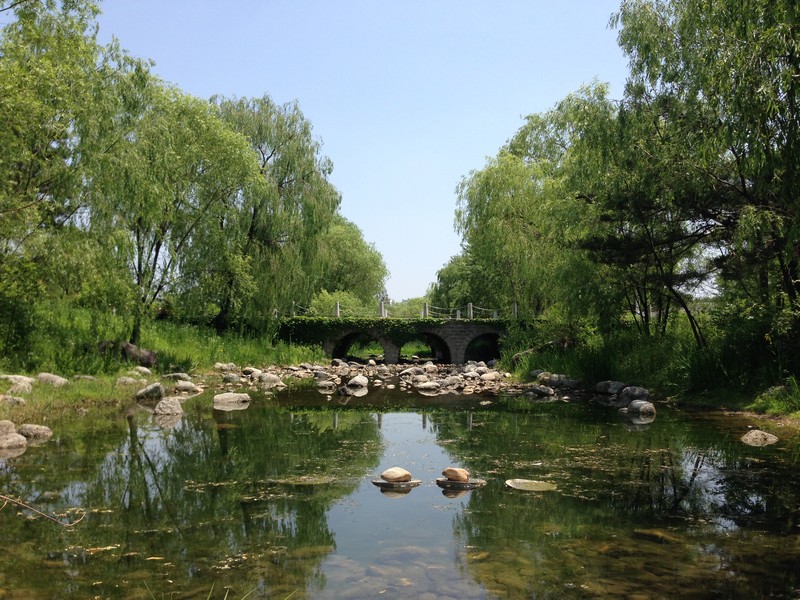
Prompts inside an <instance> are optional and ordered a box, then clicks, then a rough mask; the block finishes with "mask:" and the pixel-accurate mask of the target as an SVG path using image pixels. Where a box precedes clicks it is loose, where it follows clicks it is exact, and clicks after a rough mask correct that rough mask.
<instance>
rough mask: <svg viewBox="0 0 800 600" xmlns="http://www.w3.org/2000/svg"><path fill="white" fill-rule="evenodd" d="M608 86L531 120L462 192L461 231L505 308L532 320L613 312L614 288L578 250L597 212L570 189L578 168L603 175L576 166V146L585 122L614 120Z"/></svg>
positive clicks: (587, 166) (586, 166)
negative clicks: (543, 315) (545, 312)
mask: <svg viewBox="0 0 800 600" xmlns="http://www.w3.org/2000/svg"><path fill="white" fill-rule="evenodd" d="M604 89H605V88H603V87H602V86H599V87H597V88H586V89H584V90H582V91H581V92H580V93H578V94H575V95H572V96H569V97H568V98H566V99H565V100H564V101H562V102H560V103H559V104H558V105H556V107H554V108H553V109H552V110H550V111H548V112H546V113H542V114H534V115H530V116H528V117H527V118H526V121H525V124H524V125H523V126H522V127H521V128H520V130H519V131H517V132H516V134H515V135H514V136H513V137H512V138H511V139H510V140H509V142H508V143H507V144H506V146H505V147H504V148H502V149H501V150H500V152H499V153H498V155H497V157H495V158H494V159H492V160H490V161H489V163H488V164H487V166H486V167H485V168H484V169H482V170H480V171H477V172H473V173H472V174H471V175H470V177H469V178H466V179H465V180H464V181H463V182H462V184H461V186H460V187H459V206H458V210H457V212H456V225H457V229H458V230H459V231H460V232H461V233H462V235H463V239H464V243H465V247H466V249H467V251H468V256H469V262H470V263H471V264H472V265H473V268H475V267H478V268H479V269H480V271H482V272H483V273H484V275H483V277H484V278H485V279H486V282H487V284H488V285H489V286H491V289H492V293H493V294H494V295H495V298H494V299H495V301H496V302H497V303H498V304H500V305H504V306H510V305H511V304H512V303H516V304H517V305H518V307H519V309H520V310H521V311H522V313H523V314H528V315H531V314H540V313H541V312H542V311H543V310H550V309H553V310H555V311H556V312H558V313H560V314H561V315H563V316H564V317H565V318H566V319H568V320H570V319H574V318H576V317H578V316H589V315H594V316H593V317H592V318H597V316H598V315H599V314H603V315H605V314H607V313H608V312H609V308H608V306H607V305H608V304H609V300H608V298H607V296H608V294H609V293H611V292H612V290H609V289H605V288H604V282H603V273H602V271H598V270H597V269H596V268H593V265H592V264H591V262H590V261H589V260H588V258H587V256H586V253H585V252H583V251H582V250H581V249H580V248H579V247H578V245H577V240H579V239H580V238H581V236H582V235H584V234H585V232H586V231H587V230H588V229H589V228H591V227H592V221H591V218H592V209H591V207H590V206H587V204H586V202H585V201H584V199H582V198H579V197H578V194H577V193H576V192H575V185H574V184H573V185H569V184H570V181H569V176H570V175H571V176H572V177H575V174H576V173H577V172H578V170H579V169H583V170H586V171H591V173H589V175H591V178H592V179H591V180H594V179H596V178H597V177H598V176H601V174H599V173H598V172H597V170H596V168H594V167H593V165H591V164H590V163H589V162H588V161H575V160H574V158H573V155H572V153H573V150H572V147H573V145H574V143H575V139H576V137H578V136H580V135H581V132H582V128H585V124H584V123H585V121H587V120H589V121H591V120H595V121H597V122H603V121H604V120H608V115H607V112H608V111H609V110H610V108H609V106H608V103H607V102H606V101H605V100H604V96H603V94H604ZM589 175H586V176H585V177H588V176H589Z"/></svg>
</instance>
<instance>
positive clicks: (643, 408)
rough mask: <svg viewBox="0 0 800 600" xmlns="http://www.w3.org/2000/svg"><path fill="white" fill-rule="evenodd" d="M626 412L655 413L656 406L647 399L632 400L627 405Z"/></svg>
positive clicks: (637, 413) (635, 413)
mask: <svg viewBox="0 0 800 600" xmlns="http://www.w3.org/2000/svg"><path fill="white" fill-rule="evenodd" d="M627 412H628V414H629V415H645V416H649V415H653V416H654V415H655V414H656V407H655V405H654V404H653V403H652V402H648V401H647V400H634V401H633V402H631V403H630V404H629V405H628V408H627Z"/></svg>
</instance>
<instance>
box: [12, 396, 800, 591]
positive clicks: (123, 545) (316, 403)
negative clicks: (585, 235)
mask: <svg viewBox="0 0 800 600" xmlns="http://www.w3.org/2000/svg"><path fill="white" fill-rule="evenodd" d="M487 400H491V403H490V404H486V402H487ZM344 401H345V400H344V399H337V398H335V397H334V398H332V399H328V398H327V397H325V396H321V395H319V394H318V393H317V392H315V391H307V392H297V391H295V392H293V393H284V394H282V395H279V396H277V397H266V396H265V397H256V398H254V401H253V402H252V403H251V405H250V406H249V407H248V408H247V409H246V410H242V411H236V412H218V411H213V410H212V409H211V400H210V396H208V395H205V396H200V397H197V398H194V399H191V400H189V401H187V402H186V403H185V404H184V410H185V411H186V413H185V414H184V415H183V416H182V417H181V418H180V419H172V420H166V421H164V420H160V421H156V418H155V417H153V416H152V415H151V414H150V413H148V412H147V411H145V410H140V411H136V412H133V413H132V414H129V415H128V417H127V418H125V417H124V416H123V417H121V418H120V420H119V422H118V423H116V424H115V425H114V426H113V427H111V428H109V429H106V430H97V429H93V427H92V426H91V424H90V423H89V422H86V419H83V420H80V419H76V420H75V421H73V422H72V423H71V425H70V426H67V425H65V424H62V425H59V426H58V427H57V428H56V436H55V437H54V439H53V440H51V441H50V442H49V443H48V444H47V445H46V446H43V447H40V448H30V449H29V450H28V451H27V452H26V453H25V454H23V455H22V456H19V457H17V458H11V459H0V493H2V494H5V495H9V496H14V497H16V498H22V499H24V500H25V501H27V502H29V503H30V504H31V505H32V506H35V507H36V508H37V509H39V510H43V511H45V512H47V513H51V514H55V515H58V516H59V517H60V518H61V519H63V520H65V521H72V520H75V519H77V518H78V517H79V515H80V514H82V513H84V512H85V513H86V516H85V517H84V518H83V520H82V521H80V522H79V523H78V524H76V525H75V526H73V527H71V528H68V529H65V528H61V527H59V526H57V525H55V524H54V523H52V522H50V521H48V520H46V519H44V518H41V517H37V516H35V515H34V514H32V513H31V512H30V511H25V510H19V509H17V508H15V507H13V506H11V505H6V506H5V508H4V509H3V510H0V534H2V540H3V541H4V543H3V544H2V546H0V598H95V597H96V598H209V597H210V598H225V597H227V598H229V599H236V598H243V597H245V595H247V594H248V593H249V595H248V596H247V597H248V598H281V599H284V598H293V599H298V598H337V599H338V598H376V597H379V598H421V599H434V598H458V599H463V598H606V597H608V598H611V597H641V598H675V597H681V598H797V597H798V596H799V595H800V576H799V575H798V574H797V572H796V571H797V567H796V565H797V564H798V559H800V535H799V534H800V521H799V517H798V514H799V512H800V462H799V461H798V457H800V443H799V441H798V439H797V438H796V437H794V436H793V435H792V432H790V431H789V430H786V431H783V430H781V429H775V428H774V427H773V432H775V433H776V434H777V435H778V436H779V437H780V438H781V439H780V441H779V442H778V443H777V444H775V445H773V446H768V447H763V448H753V447H749V446H746V445H745V444H743V443H741V442H740V441H739V438H740V437H741V435H742V434H743V433H745V432H746V431H747V429H748V426H752V425H759V426H761V427H765V425H764V424H758V423H755V422H751V421H748V420H746V419H744V418H742V417H737V416H725V415H720V414H713V415H708V414H702V413H681V412H677V411H674V410H671V409H668V408H665V407H659V414H658V418H657V419H656V420H655V422H653V423H652V424H650V425H649V426H635V425H633V424H631V423H629V422H626V421H624V420H622V419H621V418H620V416H619V415H618V414H617V413H616V411H614V410H613V409H609V408H604V407H600V406H597V405H595V404H593V403H588V402H586V401H580V402H574V403H564V402H557V403H549V404H539V405H529V406H527V407H526V410H524V411H523V410H520V409H519V406H517V405H513V406H514V407H515V408H516V409H515V408H512V406H511V405H507V404H506V403H504V402H503V401H500V400H498V399H495V398H492V399H487V398H477V397H465V398H459V397H455V396H446V397H438V398H425V397H422V396H417V395H415V394H408V393H405V392H402V391H400V390H396V391H389V390H380V391H372V392H370V394H368V395H367V396H365V397H363V398H353V399H350V400H349V401H347V403H346V404H342V403H341V402H344ZM482 401H483V402H484V404H481V402H482ZM395 465H398V466H403V467H405V468H406V469H408V470H409V471H411V472H412V474H413V475H414V477H415V478H417V479H421V480H422V484H421V485H420V486H419V487H417V488H414V489H413V490H411V491H410V492H409V493H407V494H404V495H402V494H401V495H398V494H386V493H383V492H382V491H381V490H380V489H379V488H378V487H376V486H375V485H373V484H372V480H373V479H375V478H377V476H378V474H379V473H381V472H382V471H383V470H384V469H386V468H388V467H390V466H395ZM450 465H454V466H463V467H466V468H467V469H469V470H470V472H471V473H472V475H473V477H479V478H482V479H485V480H486V481H487V484H486V486H485V487H483V488H480V489H477V490H473V491H469V492H466V493H464V494H463V495H459V496H457V497H450V496H452V494H450V496H448V495H445V494H444V493H443V490H441V489H440V488H439V487H438V486H437V485H436V484H435V479H436V478H437V477H440V476H441V470H442V469H443V468H444V467H447V466H450ZM512 478H521V479H532V480H537V481H544V482H548V483H551V484H553V485H555V488H556V489H555V490H552V491H544V492H526V491H520V490H515V489H511V488H509V487H507V486H506V485H505V484H504V482H505V481H506V480H507V479H512ZM226 594H227V595H226Z"/></svg>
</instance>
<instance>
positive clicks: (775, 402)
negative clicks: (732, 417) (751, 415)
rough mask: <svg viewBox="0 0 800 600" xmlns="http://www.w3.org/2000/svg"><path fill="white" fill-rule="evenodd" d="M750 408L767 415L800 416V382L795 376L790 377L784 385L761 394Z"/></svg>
mask: <svg viewBox="0 0 800 600" xmlns="http://www.w3.org/2000/svg"><path fill="white" fill-rule="evenodd" d="M750 408H751V409H752V410H757V411H759V412H765V413H767V414H779V415H794V416H797V415H799V414H800V382H798V379H797V378H796V377H794V376H792V377H789V378H788V379H787V380H786V383H785V384H784V385H780V386H774V387H771V388H769V389H768V390H766V391H765V392H763V393H761V394H759V395H758V397H757V398H756V399H755V401H754V402H753V403H752V404H751V405H750Z"/></svg>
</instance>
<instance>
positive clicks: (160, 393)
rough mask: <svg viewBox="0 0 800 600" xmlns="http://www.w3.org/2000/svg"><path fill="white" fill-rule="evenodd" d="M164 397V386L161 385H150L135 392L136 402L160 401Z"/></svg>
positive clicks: (157, 383)
mask: <svg viewBox="0 0 800 600" xmlns="http://www.w3.org/2000/svg"><path fill="white" fill-rule="evenodd" d="M163 397H164V386H163V385H161V383H159V382H156V383H151V384H150V385H148V386H147V387H144V388H142V389H141V390H139V391H138V392H136V399H137V400H160V399H161V398H163Z"/></svg>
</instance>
